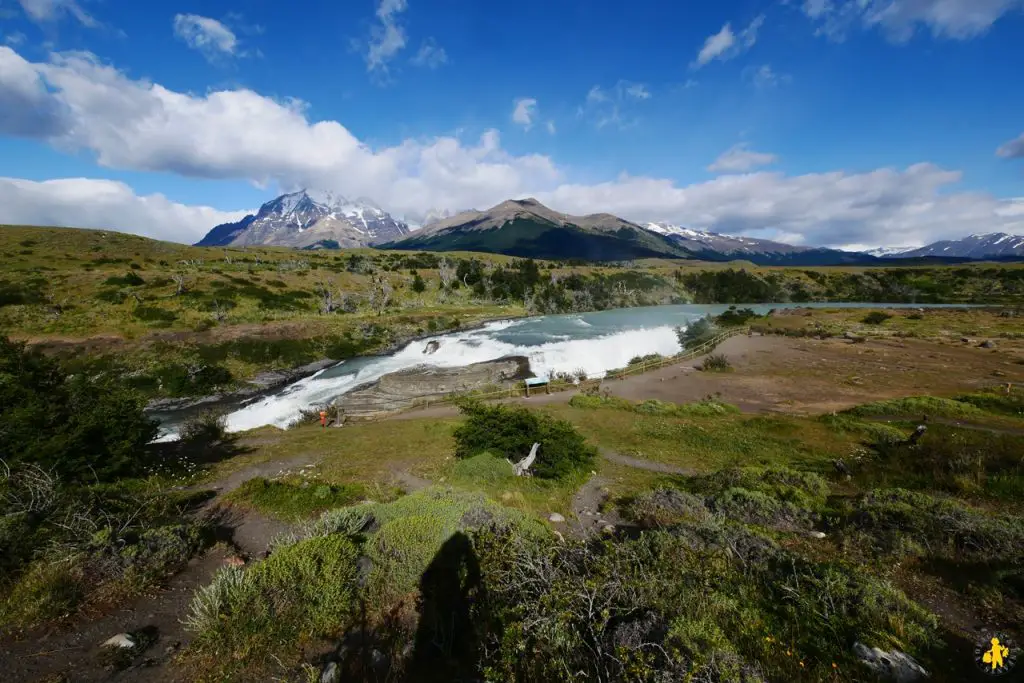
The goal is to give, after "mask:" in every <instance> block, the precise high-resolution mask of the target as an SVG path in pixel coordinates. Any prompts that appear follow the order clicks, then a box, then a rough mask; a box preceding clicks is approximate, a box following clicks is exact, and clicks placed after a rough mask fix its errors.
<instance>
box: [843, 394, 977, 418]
mask: <svg viewBox="0 0 1024 683" xmlns="http://www.w3.org/2000/svg"><path fill="white" fill-rule="evenodd" d="M844 413H845V414H848V415H853V416H856V417H872V416H878V415H888V416H904V415H905V416H907V417H911V418H913V419H919V418H920V417H921V416H923V415H935V416H938V417H950V418H971V417H974V418H978V417H984V416H985V411H983V410H982V409H980V408H978V407H977V406H974V405H971V404H970V403H965V402H962V401H958V400H956V399H950V398H939V397H936V396H912V397H909V398H896V399H890V400H886V401H875V402H873V403H866V404H864V405H860V406H857V407H856V408H851V409H849V410H847V411H844Z"/></svg>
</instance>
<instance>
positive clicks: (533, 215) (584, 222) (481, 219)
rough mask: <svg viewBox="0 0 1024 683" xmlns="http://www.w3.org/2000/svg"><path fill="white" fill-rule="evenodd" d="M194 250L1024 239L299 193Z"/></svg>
mask: <svg viewBox="0 0 1024 683" xmlns="http://www.w3.org/2000/svg"><path fill="white" fill-rule="evenodd" d="M197 245H198V246H227V245H231V246H243V245H262V246H289V247H296V248H302V249H323V248H335V249H336V248H354V247H367V246H374V247H379V248H383V249H409V250H424V251H483V252H491V253H499V254H508V255H511V256H520V257H532V258H544V259H582V260H587V261H621V260H629V259H636V258H684V259H697V260H704V261H732V260H746V261H750V262H753V263H755V264H758V265H779V266H783V265H789V266H830V265H887V264H897V263H900V262H902V261H904V260H905V259H919V260H931V261H934V260H939V261H970V260H981V259H1004V260H1005V259H1010V260H1012V259H1022V258H1024V236H1017V235H1008V234H1005V233H992V234H987V235H971V236H969V237H965V238H964V239H962V240H946V241H942V242H936V243H934V244H930V245H927V246H924V247H902V248H891V247H887V248H880V249H874V250H870V251H866V252H853V251H842V250H839V249H830V248H825V247H806V246H795V245H790V244H785V243H782V242H774V241H772V240H765V239H756V238H752V237H741V236H732V235H726V234H722V233H716V232H710V231H704V230H696V229H693V228H687V227H682V226H677V225H673V224H670V223H645V224H639V223H633V222H631V221H628V220H625V219H623V218H619V217H618V216H614V215H612V214H608V213H597V214H589V215H586V216H573V215H569V214H564V213H559V212H557V211H554V210H552V209H550V208H548V207H546V206H544V205H543V204H541V203H540V202H539V201H537V200H536V199H532V198H530V199H514V200H508V201H505V202H502V203H500V204H498V205H497V206H494V207H492V208H490V209H487V210H485V211H477V210H475V209H473V210H469V211H462V212H459V213H456V214H452V213H451V212H449V211H447V210H440V209H434V210H432V211H430V212H428V213H427V214H426V215H425V216H424V217H423V219H422V221H421V223H420V225H412V226H410V225H409V224H408V223H406V222H404V221H401V220H398V219H396V218H393V217H392V216H391V215H390V214H388V213H387V212H386V211H384V210H383V209H381V208H380V207H378V206H377V205H375V204H374V203H373V202H372V201H371V200H368V199H363V198H360V199H357V200H355V201H350V200H348V199H345V198H344V197H341V196H337V195H332V194H330V193H322V192H314V191H311V190H301V191H299V192H293V193H290V194H285V195H282V196H280V197H278V198H277V199H274V200H272V201H269V202H267V203H266V204H264V205H263V206H261V207H260V209H259V211H258V212H257V213H256V214H255V215H248V216H246V217H245V218H243V219H242V220H240V221H238V222H236V223H225V224H222V225H218V226H216V227H215V228H213V229H212V230H211V231H210V232H209V233H208V234H207V235H206V236H205V237H203V239H202V240H200V241H199V242H198V243H197Z"/></svg>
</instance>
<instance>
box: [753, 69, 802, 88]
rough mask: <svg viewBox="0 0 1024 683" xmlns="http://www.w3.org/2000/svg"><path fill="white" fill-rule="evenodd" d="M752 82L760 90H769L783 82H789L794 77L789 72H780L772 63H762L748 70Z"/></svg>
mask: <svg viewBox="0 0 1024 683" xmlns="http://www.w3.org/2000/svg"><path fill="white" fill-rule="evenodd" d="M747 73H748V74H749V77H750V82H751V83H753V84H754V87H755V88H758V89H759V90H768V89H770V88H774V87H776V86H778V85H781V84H783V83H789V82H790V81H791V80H793V79H792V77H791V76H789V74H780V73H779V72H777V71H776V70H775V69H773V68H772V66H771V64H762V65H761V66H759V67H757V68H755V69H751V70H749V71H748V72H747Z"/></svg>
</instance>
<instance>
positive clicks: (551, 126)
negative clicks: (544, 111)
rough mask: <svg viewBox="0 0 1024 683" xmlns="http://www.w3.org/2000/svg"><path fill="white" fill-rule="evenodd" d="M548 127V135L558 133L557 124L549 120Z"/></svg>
mask: <svg viewBox="0 0 1024 683" xmlns="http://www.w3.org/2000/svg"><path fill="white" fill-rule="evenodd" d="M546 125H547V128H548V133H550V134H551V135H554V134H555V132H556V129H555V122H554V121H551V120H549V121H548V122H547V124H546Z"/></svg>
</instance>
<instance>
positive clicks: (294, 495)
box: [230, 477, 366, 519]
mask: <svg viewBox="0 0 1024 683" xmlns="http://www.w3.org/2000/svg"><path fill="white" fill-rule="evenodd" d="M365 494H366V489H365V488H364V487H363V485H362V484H326V483H322V482H307V483H305V484H302V485H297V484H290V483H286V482H283V481H269V480H267V479H264V478H262V477H256V478H255V479H250V480H249V481H247V482H245V483H244V484H242V486H240V487H239V488H238V489H236V490H234V491H232V492H231V494H230V500H231V501H232V502H233V503H240V504H242V505H248V506H252V507H254V508H256V509H257V510H259V511H260V512H264V513H267V514H272V515H277V516H279V517H284V518H286V519H302V518H305V517H310V516H312V515H314V514H317V513H320V512H323V511H324V510H330V509H332V508H340V507H343V506H345V505H351V504H352V503H353V502H354V501H356V500H359V499H360V498H362V497H364V496H365Z"/></svg>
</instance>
